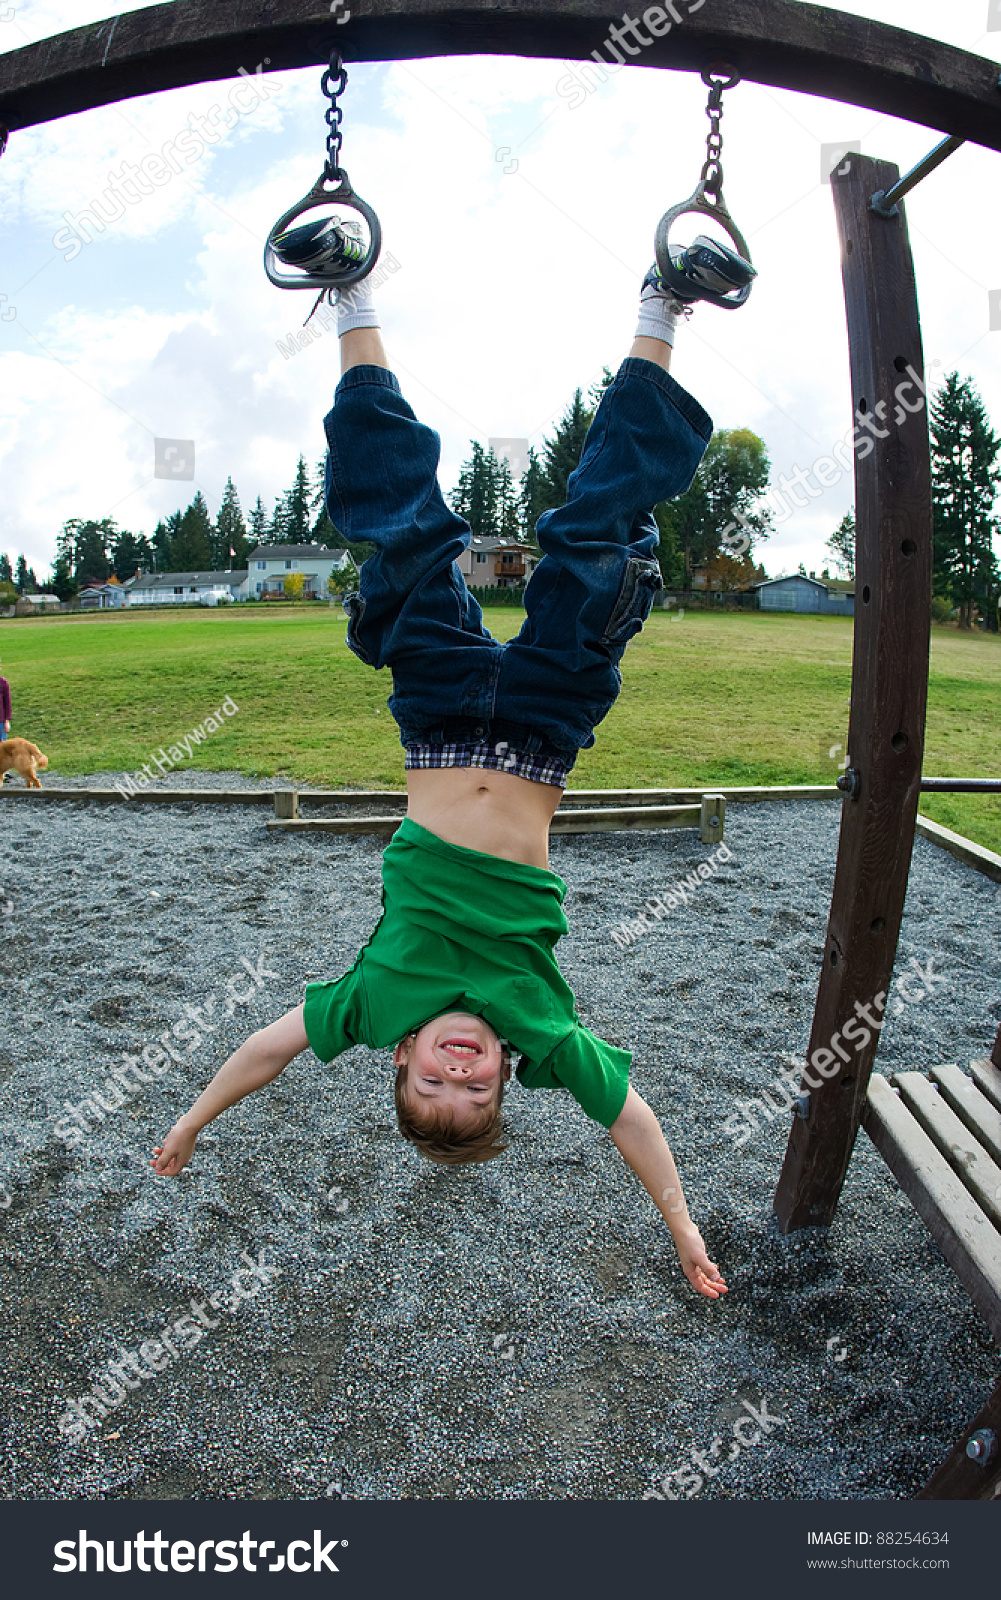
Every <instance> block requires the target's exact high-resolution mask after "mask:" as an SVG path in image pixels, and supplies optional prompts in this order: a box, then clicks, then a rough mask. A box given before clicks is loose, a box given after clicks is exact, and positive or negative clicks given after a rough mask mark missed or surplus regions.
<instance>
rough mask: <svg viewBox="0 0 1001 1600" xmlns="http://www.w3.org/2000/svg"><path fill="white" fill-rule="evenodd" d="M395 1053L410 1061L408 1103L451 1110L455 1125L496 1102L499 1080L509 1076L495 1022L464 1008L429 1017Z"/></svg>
mask: <svg viewBox="0 0 1001 1600" xmlns="http://www.w3.org/2000/svg"><path fill="white" fill-rule="evenodd" d="M394 1059H395V1062H396V1065H397V1067H400V1066H402V1065H403V1063H404V1062H406V1064H407V1086H406V1098H407V1103H408V1105H410V1106H412V1107H414V1108H420V1107H428V1108H430V1107H431V1106H436V1107H437V1108H438V1109H439V1110H441V1111H451V1112H452V1115H453V1116H454V1118H455V1126H456V1127H457V1128H462V1127H463V1126H464V1125H465V1124H466V1123H468V1122H472V1121H474V1120H476V1119H477V1118H479V1117H481V1116H482V1115H483V1110H484V1107H486V1106H490V1105H495V1104H496V1100H497V1089H498V1086H499V1085H500V1084H501V1083H502V1082H503V1083H506V1082H507V1080H508V1079H509V1078H510V1076H511V1068H510V1065H509V1064H508V1063H507V1062H505V1060H504V1051H503V1048H502V1046H501V1042H500V1040H499V1038H498V1037H497V1035H496V1033H495V1032H494V1030H493V1028H491V1027H490V1025H489V1023H487V1022H484V1021H483V1018H482V1017H472V1016H468V1015H467V1014H466V1013H465V1012H462V1011H450V1012H448V1013H447V1015H446V1016H443V1017H435V1019H434V1021H433V1022H426V1023H425V1024H424V1026H423V1028H421V1030H420V1032H419V1033H418V1034H417V1035H416V1036H414V1035H410V1036H409V1037H408V1038H406V1039H404V1040H402V1042H401V1043H400V1044H398V1045H397V1047H396V1054H395V1057H394Z"/></svg>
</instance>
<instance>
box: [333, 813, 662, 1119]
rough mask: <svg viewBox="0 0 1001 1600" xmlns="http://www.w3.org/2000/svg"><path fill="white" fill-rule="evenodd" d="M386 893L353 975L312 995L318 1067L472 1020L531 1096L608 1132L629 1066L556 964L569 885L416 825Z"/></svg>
mask: <svg viewBox="0 0 1001 1600" xmlns="http://www.w3.org/2000/svg"><path fill="white" fill-rule="evenodd" d="M382 882H383V892H382V917H381V919H380V921H379V923H378V925H377V926H376V929H375V931H374V933H373V934H372V937H371V938H370V939H369V941H368V943H367V944H366V945H365V946H364V947H363V949H362V950H360V951H359V953H358V956H357V958H356V960H355V963H354V966H353V967H352V968H351V970H350V972H346V973H345V974H344V976H343V977H342V978H338V979H337V980H336V981H335V982H333V983H310V984H308V985H307V986H306V1010H305V1022H306V1034H307V1036H308V1038H309V1042H310V1045H311V1047H312V1049H313V1051H314V1052H315V1054H316V1055H317V1056H319V1058H320V1060H321V1061H331V1060H333V1058H334V1056H336V1055H339V1054H340V1052H341V1051H342V1050H347V1049H349V1048H350V1046H351V1045H353V1044H366V1045H369V1046H371V1047H373V1048H376V1049H381V1048H383V1047H384V1046H386V1045H396V1044H398V1043H399V1041H400V1040H401V1039H402V1038H403V1037H404V1035H405V1034H407V1033H411V1032H416V1030H417V1029H418V1028H420V1027H422V1026H423V1024H424V1023H425V1022H430V1021H431V1020H432V1018H434V1017H440V1016H443V1015H444V1014H445V1013H446V1012H449V1011H465V1012H467V1013H468V1014H469V1015H471V1016H477V1017H482V1018H483V1019H484V1021H485V1022H488V1023H489V1024H490V1026H491V1027H492V1028H493V1029H494V1031H495V1032H496V1033H497V1034H499V1035H500V1037H501V1038H502V1039H506V1040H507V1042H508V1044H509V1045H510V1046H511V1048H512V1049H513V1050H515V1051H517V1052H520V1055H521V1060H520V1062H519V1064H518V1068H517V1076H518V1079H519V1080H520V1082H521V1083H523V1084H524V1085H525V1086H526V1088H529V1089H561V1088H562V1089H569V1090H570V1093H571V1094H572V1095H573V1096H574V1099H575V1100H577V1101H578V1102H579V1103H580V1105H581V1106H582V1107H583V1109H584V1110H585V1111H586V1112H587V1114H588V1116H589V1117H593V1118H594V1120H595V1121H596V1122H600V1123H601V1124H602V1126H603V1127H605V1128H610V1127H611V1125H612V1123H613V1122H614V1121H615V1119H616V1117H617V1116H618V1115H619V1112H620V1111H621V1110H622V1107H623V1105H624V1104H625V1099H626V1094H627V1092H628V1089H629V1063H630V1061H631V1060H632V1056H631V1055H630V1053H629V1051H628V1050H619V1049H617V1048H616V1046H615V1045H610V1044H606V1043H605V1041H604V1040H603V1039H599V1038H597V1037H596V1035H595V1034H593V1033H591V1032H590V1031H589V1030H588V1029H587V1028H585V1027H584V1026H583V1025H582V1023H581V1022H580V1020H579V1019H578V1016H577V1012H576V1009H575V1007H574V997H573V992H572V991H571V989H570V987H569V985H568V984H567V982H566V980H565V978H564V977H563V974H562V973H561V972H560V969H559V967H558V966H557V964H556V957H555V955H554V954H553V950H554V947H555V945H556V944H557V942H558V940H559V939H561V938H562V936H563V934H565V933H566V932H567V920H566V917H565V916H564V915H563V900H564V896H565V895H566V892H567V886H566V884H565V883H564V882H563V880H562V878H559V877H557V875H556V873H555V872H549V871H548V870H547V869H546V868H545V867H530V866H525V865H523V864H522V863H521V862H518V861H502V860H501V859H500V857H499V856H488V855H484V854H482V853H481V852H480V851H479V850H466V849H465V848H463V847H462V846H461V845H455V844H447V843H446V842H445V840H444V839H439V838H438V837H437V835H436V834H433V833H429V832H428V830H427V829H426V828H422V827H421V826H420V825H419V823H416V822H412V821H411V820H410V818H409V817H407V818H405V819H404V821H403V824H402V826H401V827H400V828H399V829H398V831H397V833H396V834H395V835H394V837H393V839H392V840H391V842H390V843H389V844H388V845H387V846H386V850H385V852H384V854H383V860H382Z"/></svg>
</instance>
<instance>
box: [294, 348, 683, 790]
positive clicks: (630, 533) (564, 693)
mask: <svg viewBox="0 0 1001 1600" xmlns="http://www.w3.org/2000/svg"><path fill="white" fill-rule="evenodd" d="M324 429H325V432H326V436H327V443H328V446H329V454H328V456H327V468H326V500H327V510H328V511H329V514H330V520H331V521H332V523H333V524H334V527H335V528H336V529H337V530H338V533H339V536H340V537H341V538H342V539H343V540H344V542H345V544H347V545H348V546H349V547H350V546H351V544H352V543H353V542H354V541H356V540H361V539H368V540H371V541H372V542H373V543H374V544H375V545H376V547H377V548H376V552H375V554H374V555H372V556H370V557H369V558H368V560H367V561H365V562H364V563H363V564H362V568H361V576H360V580H359V583H360V589H359V592H358V593H357V594H355V595H347V596H345V600H344V604H345V607H346V609H347V611H348V614H349V622H348V633H347V642H348V645H349V646H350V648H351V649H352V650H353V651H354V653H355V655H357V656H358V657H359V658H360V659H361V660H362V661H364V662H365V663H366V664H367V665H369V666H372V667H385V666H388V667H390V668H392V673H393V695H392V697H391V698H390V701H389V709H390V711H391V712H392V713H393V716H394V717H395V719H396V722H397V724H398V725H399V729H400V737H401V740H402V742H403V744H405V745H407V744H415V743H432V744H435V743H444V742H450V741H452V740H469V741H471V742H476V743H481V742H493V741H494V740H498V741H500V740H505V741H507V742H508V743H509V745H510V746H511V747H512V748H513V749H518V750H523V751H525V752H535V751H538V752H540V753H541V754H542V755H544V756H554V757H557V758H559V759H560V760H562V761H564V762H566V764H567V765H568V766H572V765H573V762H574V760H575V758H576V755H577V752H578V750H582V749H587V748H588V747H589V746H591V745H592V744H593V743H594V732H593V730H594V728H595V726H596V725H597V724H598V723H599V722H600V721H601V720H602V718H603V717H604V716H606V715H607V713H608V712H609V711H610V709H611V707H612V706H613V704H614V703H615V699H616V697H617V695H618V692H619V689H620V688H621V685H622V679H621V676H620V673H619V666H618V663H619V661H620V659H621V657H622V653H623V651H624V650H625V647H626V645H627V643H628V641H629V640H630V639H631V638H632V636H633V635H634V634H635V633H638V632H639V630H640V628H641V627H642V626H643V623H644V621H645V620H646V618H647V617H648V616H649V614H650V607H651V605H652V604H653V597H654V593H655V592H656V590H657V589H658V588H659V586H660V567H659V564H658V562H657V559H656V557H655V555H654V551H655V550H656V548H657V545H658V542H659V538H658V532H657V524H656V521H655V519H654V517H653V515H652V511H651V507H653V506H655V505H656V504H657V502H658V501H660V500H667V499H670V498H671V497H672V496H674V495H677V494H681V493H683V492H684V490H686V489H687V488H688V486H689V485H690V483H691V481H692V478H693V477H694V475H695V469H696V467H697V466H698V464H699V462H700V461H701V460H702V457H703V455H704V454H705V450H706V446H707V445H708V443H709V440H710V439H711V437H712V421H711V419H710V418H709V417H708V416H707V415H706V413H705V412H704V411H703V409H702V407H701V406H700V405H699V404H698V402H697V401H696V400H694V399H693V398H692V396H691V395H690V394H688V393H687V392H686V390H684V389H683V388H682V387H681V385H680V384H678V383H676V382H675V380H674V379H673V378H672V377H670V375H669V374H668V373H666V372H664V371H663V369H662V368H660V367H658V366H656V365H655V364H654V363H653V362H651V361H640V360H637V359H636V358H634V357H628V358H627V359H626V360H625V361H624V362H623V363H622V366H621V367H620V368H619V371H618V374H617V375H616V377H615V379H614V381H613V382H612V383H611V385H610V386H609V388H608V389H607V390H606V391H605V393H604V395H603V396H602V399H601V404H600V405H599V407H598V411H597V414H596V415H595V418H594V421H593V422H592V424H591V428H590V431H589V432H588V436H587V440H586V442H585V445H584V450H583V454H582V456H581V461H580V465H579V466H578V467H577V469H576V471H575V472H573V473H572V474H571V476H570V480H569V483H568V484H567V500H566V504H565V505H564V506H561V507H560V508H559V509H558V510H555V511H546V512H545V513H544V514H543V515H542V516H541V517H540V518H539V522H538V527H537V533H536V537H537V539H538V542H539V546H540V548H541V549H542V550H543V551H544V555H543V558H542V560H541V561H540V562H539V565H538V567H537V568H536V570H535V572H534V573H533V574H532V577H531V579H530V581H529V584H528V587H527V589H526V591H525V621H524V624H523V626H522V629H521V632H520V633H519V634H518V636H517V638H515V639H512V640H511V641H510V642H509V643H508V644H500V643H499V642H498V641H497V640H496V639H494V638H493V637H492V635H491V634H490V633H489V632H488V631H487V629H486V628H485V627H484V626H483V614H482V612H481V610H480V607H479V605H478V604H477V602H476V601H475V600H474V599H473V597H472V595H470V593H469V592H468V590H467V588H466V582H465V579H464V578H463V576H462V573H461V572H460V570H459V567H458V557H459V556H460V555H461V553H462V551H463V550H464V549H466V548H467V547H468V545H469V540H470V529H469V525H468V523H467V522H466V521H465V520H464V519H463V518H462V517H460V516H457V515H456V513H455V512H454V511H451V510H449V508H448V506H447V505H446V504H445V501H444V499H443V497H442V493H441V489H440V488H439V485H438V479H437V469H438V459H439V453H440V447H441V440H440V439H439V437H438V435H437V433H435V432H434V431H433V429H431V428H428V427H425V426H424V425H423V424H422V423H420V422H418V421H417V419H416V417H415V416H414V413H413V412H412V411H411V409H410V407H409V405H408V404H407V402H406V401H405V400H404V399H403V396H402V394H401V392H400V386H399V384H398V382H397V380H396V378H395V377H394V375H393V374H392V373H391V372H388V371H387V370H386V369H385V368H383V367H371V366H359V367H352V368H350V369H349V371H348V372H346V373H345V375H344V377H343V378H342V379H341V381H340V383H339V384H338V387H337V390H336V393H335V395H334V407H333V410H332V411H331V412H330V413H329V415H328V416H327V417H326V418H325V419H324Z"/></svg>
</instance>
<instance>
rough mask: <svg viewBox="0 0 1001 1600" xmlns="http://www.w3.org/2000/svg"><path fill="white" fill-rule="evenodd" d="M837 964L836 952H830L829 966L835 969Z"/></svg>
mask: <svg viewBox="0 0 1001 1600" xmlns="http://www.w3.org/2000/svg"><path fill="white" fill-rule="evenodd" d="M837 964H838V952H837V951H836V950H832V951H831V966H832V967H836V966H837Z"/></svg>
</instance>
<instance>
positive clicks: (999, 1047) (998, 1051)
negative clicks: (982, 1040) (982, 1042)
mask: <svg viewBox="0 0 1001 1600" xmlns="http://www.w3.org/2000/svg"><path fill="white" fill-rule="evenodd" d="M990 1059H991V1061H992V1062H993V1063H994V1065H995V1066H996V1067H1001V1027H999V1028H998V1031H997V1034H996V1036H995V1039H994V1048H993V1050H992V1051H991V1055H990Z"/></svg>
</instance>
